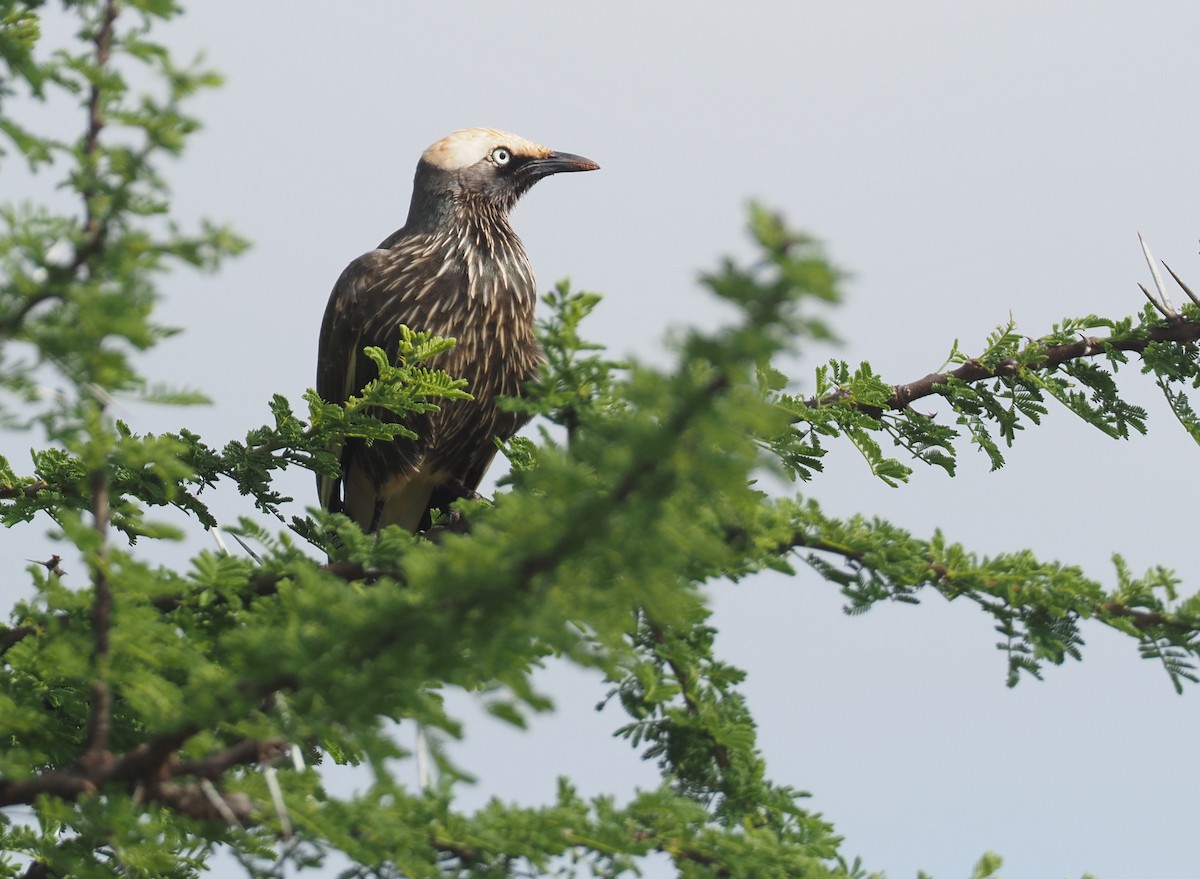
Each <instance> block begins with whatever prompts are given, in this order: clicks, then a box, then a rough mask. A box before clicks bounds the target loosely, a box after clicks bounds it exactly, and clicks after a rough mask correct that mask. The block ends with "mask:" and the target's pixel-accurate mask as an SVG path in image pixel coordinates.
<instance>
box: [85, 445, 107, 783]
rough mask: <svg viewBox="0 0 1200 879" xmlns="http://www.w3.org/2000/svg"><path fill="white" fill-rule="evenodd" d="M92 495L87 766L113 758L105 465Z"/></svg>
mask: <svg viewBox="0 0 1200 879" xmlns="http://www.w3.org/2000/svg"><path fill="white" fill-rule="evenodd" d="M88 483H89V487H90V488H91V492H92V513H93V528H94V529H95V531H96V533H97V535H98V536H99V539H100V544H99V546H98V547H97V548H96V554H95V557H94V559H93V560H92V562H91V568H92V586H93V589H94V590H95V593H96V595H95V599H94V600H93V603H92V634H93V636H94V638H95V646H94V647H93V649H92V671H93V674H95V676H96V680H95V682H94V683H93V684H92V704H91V709H90V712H89V715H88V725H87V742H86V745H85V746H84V755H83V759H84V762H85V763H95V762H104V761H105V760H106V759H109V758H111V755H110V754H109V753H108V738H109V735H108V734H109V726H110V722H111V719H112V694H111V692H110V690H109V687H108V681H106V680H105V676H106V674H107V672H108V669H107V668H106V665H107V662H108V647H109V644H108V635H109V631H110V629H111V628H112V603H113V598H112V584H111V583H110V582H109V579H108V471H107V463H106V462H102V463H101V464H100V466H99V467H98V468H97V469H96V470H95V471H94V472H93V473H92V475H91V478H90V479H89V480H88Z"/></svg>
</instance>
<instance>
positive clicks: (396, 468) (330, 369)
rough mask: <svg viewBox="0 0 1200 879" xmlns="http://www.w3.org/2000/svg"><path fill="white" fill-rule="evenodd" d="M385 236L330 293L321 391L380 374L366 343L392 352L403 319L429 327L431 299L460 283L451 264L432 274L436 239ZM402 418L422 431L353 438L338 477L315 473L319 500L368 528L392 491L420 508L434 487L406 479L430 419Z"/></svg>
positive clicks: (339, 395) (342, 396) (340, 391)
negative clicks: (369, 441) (411, 436)
mask: <svg viewBox="0 0 1200 879" xmlns="http://www.w3.org/2000/svg"><path fill="white" fill-rule="evenodd" d="M385 243H390V244H391V245H392V246H391V247H389V248H387V249H382V248H381V249H376V250H373V251H370V252H369V253H366V254H363V255H362V256H360V257H359V258H358V259H356V260H354V262H352V263H350V265H348V266H347V267H346V270H345V271H344V272H342V275H341V277H340V278H338V281H337V284H335V285H334V288H333V293H332V295H331V296H330V298H329V305H328V307H327V308H326V310H325V319H324V320H323V321H322V324H321V340H320V346H319V351H318V355H317V359H318V365H317V393H318V394H320V396H321V398H322V399H324V400H327V401H329V402H331V403H344V402H345V401H346V400H347V399H349V398H350V397H351V396H353V395H354V394H356V393H358V391H360V390H361V389H362V387H363V385H365V384H366V383H367V382H368V381H370V380H371V379H373V378H375V376H376V375H377V370H376V367H375V364H374V363H373V362H372V361H371V360H370V359H369V358H367V357H366V356H364V355H363V353H362V349H363V348H365V347H367V346H376V347H379V348H383V349H384V350H385V351H386V352H387V353H388V356H389V357H393V358H394V357H395V355H396V348H397V345H398V342H399V337H400V332H399V327H400V325H401V324H404V325H406V326H409V327H411V328H413V329H416V330H423V329H428V327H427V324H428V323H429V320H430V304H431V302H433V301H437V300H439V299H443V298H445V296H446V295H448V291H450V290H452V289H454V288H455V287H456V286H457V285H459V284H461V283H462V279H461V278H459V277H458V276H457V275H456V273H455V272H454V271H451V270H449V269H450V266H446V267H445V268H446V269H447V270H446V271H438V272H436V273H435V274H433V275H432V276H430V275H429V272H428V267H429V253H430V248H431V241H430V240H429V239H428V237H427V236H423V235H405V236H400V235H399V234H398V235H396V236H392V238H390V239H388V241H387V242H385ZM375 414H376V416H377V417H379V418H381V419H383V420H395V419H396V418H398V417H400V416H395V415H393V414H392V413H388V412H377V413H375ZM404 423H405V426H406V427H408V428H410V429H411V430H413V431H414V432H415V433H416V434H417V437H418V439H417V440H405V439H400V440H395V441H392V442H386V443H375V444H373V445H370V446H367V445H365V444H364V443H362V442H360V441H356V440H351V441H349V442H348V443H346V444H345V446H344V447H343V448H342V449H341V450H340V456H341V461H342V467H341V476H340V478H330V477H318V481H317V488H318V491H319V494H320V499H321V504H322V506H324V507H325V508H326V509H328V510H332V511H334V512H345V513H347V514H348V515H350V516H352V517H353V518H354V519H355V520H356V521H358V522H359V524H360V525H362V526H363V527H374V526H377V525H378V524H379V523H378V521H376V519H377V516H376V514H375V506H376V504H377V503H378V502H382V501H384V500H390V499H392V498H393V497H395V500H394V501H393V503H392V505H393V506H396V505H400V506H407V505H408V502H407V501H403V500H402V499H401V497H400V496H403V498H409V497H410V496H411V503H412V504H420V505H421V506H422V511H423V509H424V506H423V505H424V503H425V500H426V497H427V495H428V491H429V489H428V488H427V487H423V486H421V485H416V484H414V485H413V486H412V487H411V489H406V485H407V483H408V481H409V480H411V479H412V478H413V476H414V475H415V474H416V473H417V471H418V469H419V467H420V465H421V456H422V452H423V450H424V448H425V440H427V439H428V438H429V431H430V429H431V426H432V424H431V419H430V416H429V415H428V414H420V413H411V414H409V415H407V416H404ZM420 481H421V480H417V482H420ZM407 518H408V517H407V516H406V517H405V519H406V521H407ZM414 526H415V523H414Z"/></svg>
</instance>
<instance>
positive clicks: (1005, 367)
mask: <svg viewBox="0 0 1200 879" xmlns="http://www.w3.org/2000/svg"><path fill="white" fill-rule="evenodd" d="M1198 340H1200V322H1197V321H1194V320H1190V319H1187V318H1183V317H1180V316H1178V315H1176V316H1175V317H1173V318H1172V319H1171V322H1170V323H1167V324H1165V325H1162V326H1157V327H1151V328H1150V329H1149V330H1147V331H1146V333H1145V334H1144V335H1142V336H1138V337H1131V338H1119V339H1114V338H1111V337H1109V338H1101V337H1099V336H1088V337H1086V338H1083V339H1080V340H1079V341H1078V342H1071V343H1068V344H1063V345H1051V346H1049V347H1047V348H1046V349H1045V351H1044V352H1043V354H1042V357H1041V359H1040V361H1039V362H1038V363H1037V368H1038V369H1041V370H1045V371H1047V372H1049V371H1053V370H1055V369H1057V368H1058V367H1059V366H1062V365H1063V364H1064V363H1067V362H1068V361H1071V360H1080V359H1082V358H1084V357H1095V356H1097V355H1100V354H1104V353H1106V352H1108V351H1110V350H1116V351H1123V352H1128V353H1134V354H1137V353H1141V352H1142V351H1145V350H1146V346H1147V345H1149V344H1150V343H1151V342H1174V343H1177V344H1188V343H1192V342H1196V341H1198ZM1026 368H1027V364H1026ZM1021 369H1022V363H1021V362H1020V361H1018V360H1016V359H1014V358H1009V359H1008V360H1004V361H1002V362H1000V363H998V364H997V365H996V366H994V367H988V366H985V365H984V364H982V363H980V362H979V361H978V360H968V361H967V362H966V363H964V364H962V365H961V366H959V367H957V368H956V369H952V370H950V371H948V372H931V373H930V374H929V375H927V376H925V377H924V378H919V379H917V380H916V381H913V382H908V383H907V384H902V385H894V386H893V388H892V396H891V399H889V400H888V402H887V404H886V405H885V406H882V407H880V406H868V405H866V404H857V405H856V408H858V409H860V410H862V411H865V412H870V413H872V414H875V415H879V414H882V412H884V411H887V410H899V409H904V408H906V407H907V406H909V405H911V404H912V403H913V402H914V401H915V400H919V399H921V398H922V397H929V396H932V395H934V394H936V393H937V389H938V388H939V387H940V386H941V385H944V384H946V383H947V382H948V381H950V379H952V378H953V379H958V380H959V381H962V382H967V383H971V382H979V381H986V380H987V379H990V378H1004V377H1008V376H1013V375H1016V374H1017V373H1018V372H1020V370H1021ZM847 396H849V392H847V391H834V392H833V393H832V394H829V395H828V396H826V397H823V398H821V399H819V400H818V399H817V398H815V397H813V398H810V399H809V400H807V401H805V403H806V405H808V406H810V407H812V408H817V407H819V406H830V405H833V404H835V403H841V402H842V401H844V400H845V399H846V397H847Z"/></svg>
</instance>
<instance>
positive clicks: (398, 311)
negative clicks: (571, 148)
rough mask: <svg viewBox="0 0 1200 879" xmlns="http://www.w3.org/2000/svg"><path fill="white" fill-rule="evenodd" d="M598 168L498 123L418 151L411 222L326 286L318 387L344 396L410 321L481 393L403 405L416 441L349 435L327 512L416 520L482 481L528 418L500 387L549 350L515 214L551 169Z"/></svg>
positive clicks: (327, 482)
mask: <svg viewBox="0 0 1200 879" xmlns="http://www.w3.org/2000/svg"><path fill="white" fill-rule="evenodd" d="M598 167H599V165H597V164H596V163H595V162H593V161H591V160H590V159H585V158H583V157H581V156H573V155H571V154H569V153H559V152H554V151H553V150H549V149H547V148H546V147H543V146H539V145H538V144H536V143H531V142H530V141H528V140H525V139H524V138H522V137H518V136H517V135H515V134H510V133H508V132H505V131H496V130H494V129H491V128H472V129H467V130H465V131H456V132H455V133H454V134H451V135H450V136H449V137H445V138H443V139H442V140H439V141H438V142H437V143H435V144H434V145H433V146H431V147H430V148H429V149H427V150H426V151H425V153H424V155H422V156H421V160H420V162H418V163H417V173H416V176H415V177H414V179H413V194H412V203H411V204H410V206H409V210H408V221H407V222H406V223H405V224H404V228H402V229H400V230H399V231H398V232H395V233H393V234H392V235H390V236H389V237H388V238H386V239H385V240H384V241H383V243H382V244H380V245H379V247H378V248H376V249H375V250H372V251H370V252H369V253H366V254H363V255H362V256H360V257H359V258H358V259H356V260H354V262H352V263H350V265H348V266H347V267H346V270H345V271H344V272H342V276H341V277H340V278H338V281H337V284H336V285H335V286H334V288H333V293H332V295H330V297H329V305H328V306H327V307H326V309H325V319H324V321H323V322H322V324H321V341H320V349H319V352H318V355H317V392H318V393H319V394H320V395H321V397H322V398H323V399H325V400H327V401H329V402H331V403H341V402H344V401H345V400H347V399H348V398H349V397H351V396H353V395H354V394H356V393H357V392H358V391H360V390H361V389H362V387H363V386H364V385H365V384H366V383H367V382H368V381H370V380H371V379H373V378H375V377H376V374H377V370H376V368H375V365H374V363H372V361H371V360H369V359H368V358H366V357H365V356H363V353H362V350H363V348H365V347H367V346H369V345H373V346H377V347H380V348H382V349H384V350H385V351H387V352H388V355H389V356H390V357H394V356H395V353H396V345H397V341H398V338H399V335H400V334H399V331H398V327H399V326H400V325H401V324H403V325H406V326H408V327H409V328H410V329H413V330H426V331H429V332H432V333H434V334H436V335H439V336H449V337H452V338H454V339H455V340H456V342H457V344H456V345H455V347H454V348H453V349H451V350H450V351H449V352H447V353H445V354H442V355H439V356H438V357H437V358H435V359H434V360H433V361H432V362H431V363H430V365H431V366H434V367H437V368H439V369H444V370H445V371H446V372H448V373H450V374H451V375H452V376H454V377H456V378H462V379H466V381H467V390H468V391H469V392H470V393H471V394H472V396H473V398H474V399H471V400H457V401H443V402H442V403H441V405H440V408H439V409H438V410H437V411H436V412H430V413H424V414H410V415H408V416H405V417H404V424H405V426H407V427H409V428H411V429H412V430H413V432H415V433H416V434H417V439H415V440H406V439H401V440H399V441H396V442H389V443H379V442H377V443H375V444H374V445H366V444H365V443H363V442H361V441H358V440H354V439H351V440H349V441H347V442H346V444H345V445H344V446H343V448H342V449H341V460H342V469H341V476H340V478H328V477H318V480H317V484H318V489H319V491H320V496H321V504H322V505H323V506H324V507H325V508H326V509H328V510H331V511H334V512H344V513H345V514H346V515H348V516H350V517H351V518H352V519H354V521H356V522H357V523H358V524H359V525H361V526H362V527H363V528H365V529H368V530H371V531H374V530H378V529H379V528H381V527H383V526H385V525H391V524H398V525H401V526H403V527H404V528H407V529H409V530H413V531H415V530H418V529H419V528H421V527H422V526H423V525H424V524H428V522H429V518H430V513H431V511H432V510H434V509H440V508H444V507H445V506H447V505H448V504H449V503H450V502H451V501H453V500H455V499H456V498H457V497H459V496H460V495H461V494H462V493H463V492H464V491H470V490H473V489H474V488H475V487H476V486H477V485H478V484H479V481H480V480H481V479H482V478H483V474H484V471H486V470H487V467H488V465H489V464H490V463H491V461H492V458H493V457H494V456H495V453H496V447H495V444H494V442H493V438H494V437H499V438H501V439H507V438H509V437H511V436H512V435H513V434H514V433H515V432H516V431H517V430H518V429H519V428H520V427H521V425H522V424H523V423H524V421H525V419H524V418H523V417H522V416H520V415H515V414H513V413H510V412H504V411H501V409H500V408H499V407H498V406H497V405H496V402H495V398H496V397H497V396H498V395H502V396H516V395H518V394H520V393H521V391H522V385H523V384H524V383H525V382H526V381H528V380H529V379H531V378H533V377H534V376H535V375H536V373H537V370H538V367H539V366H540V365H541V363H542V362H543V360H544V356H543V354H542V350H541V348H540V346H539V345H538V343H537V341H536V339H535V338H534V333H533V308H534V302H535V299H536V292H537V291H536V287H535V285H534V279H533V270H532V269H531V267H530V265H529V259H528V258H527V257H526V256H525V250H524V248H523V247H522V246H521V241H520V239H519V238H517V235H516V233H515V232H514V231H513V230H512V227H511V226H509V224H508V214H509V211H510V210H511V209H512V207H513V205H515V204H516V202H517V199H519V198H520V197H521V195H523V194H524V193H525V192H526V191H527V190H528V189H529V188H530V187H531V186H533V184H534V183H536V182H537V181H538V180H541V179H542V178H543V177H547V176H549V175H551V174H557V173H559V172H561V171H592V170H595V169H596V168H598ZM378 414H379V416H380V417H381V418H389V417H396V416H391V415H389V414H388V413H378Z"/></svg>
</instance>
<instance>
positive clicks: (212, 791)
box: [200, 778, 242, 827]
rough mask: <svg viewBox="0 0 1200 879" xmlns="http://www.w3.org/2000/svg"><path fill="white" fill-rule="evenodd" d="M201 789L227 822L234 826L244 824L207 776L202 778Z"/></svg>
mask: <svg viewBox="0 0 1200 879" xmlns="http://www.w3.org/2000/svg"><path fill="white" fill-rule="evenodd" d="M200 790H202V791H204V796H206V797H208V801H209V802H210V803H212V807H213V808H214V809H216V810H217V814H218V815H220V816H221V817H222V818H224V819H225V823H226V824H232V825H233V826H234V827H241V826H242V822H241V821H239V820H238V819H237V815H235V814H233V809H231V808H229V804H228V803H227V802H225V799H224V797H222V796H221V794H220V793H218V792H217V789H216V788H215V787H213V783H212V782H211V781H209V780H208V779H207V778H202V779H200Z"/></svg>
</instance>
